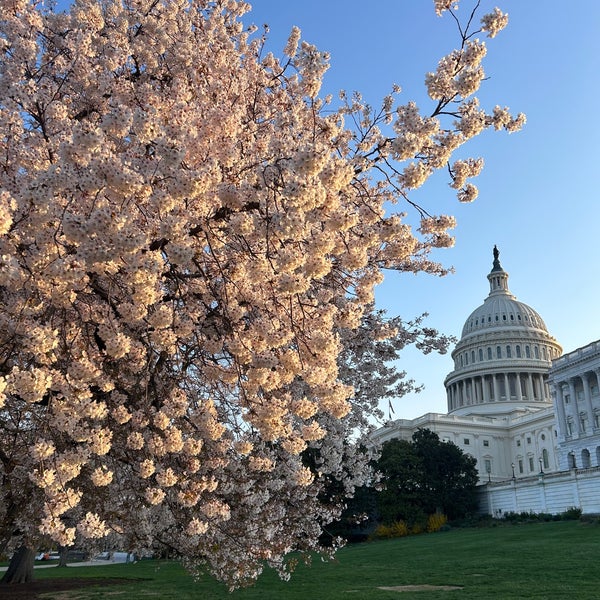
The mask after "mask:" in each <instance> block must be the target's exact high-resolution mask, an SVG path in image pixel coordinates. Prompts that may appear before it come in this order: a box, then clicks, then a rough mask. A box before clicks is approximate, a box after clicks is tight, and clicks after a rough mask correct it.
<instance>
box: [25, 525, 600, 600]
mask: <svg viewBox="0 0 600 600" xmlns="http://www.w3.org/2000/svg"><path fill="white" fill-rule="evenodd" d="M599 552H600V526H598V525H597V524H586V523H581V522H578V521H567V522H564V521H561V522H550V523H531V524H520V525H513V526H499V527H491V528H481V529H475V528H473V529H455V530H450V531H446V532H439V533H435V534H427V535H420V536H414V537H408V538H401V539H396V540H386V541H379V542H372V543H365V544H358V545H354V546H350V547H348V548H345V549H343V550H342V551H341V552H339V554H338V556H337V560H336V561H335V562H332V563H323V562H321V561H320V560H315V561H314V563H313V565H312V566H311V567H305V566H300V567H299V568H298V569H297V571H296V573H295V574H294V576H293V577H292V580H291V581H290V582H288V583H284V582H281V581H279V580H278V579H277V577H276V576H275V575H274V574H273V573H272V572H267V573H265V575H264V576H263V577H262V578H261V579H260V580H259V582H258V583H257V584H256V586H254V587H253V588H249V589H244V590H239V591H236V592H234V593H233V594H230V593H229V592H228V591H227V589H226V588H225V587H224V586H222V585H220V584H217V583H216V582H214V581H212V580H210V579H208V578H207V579H205V580H202V581H200V582H194V581H192V579H191V578H190V577H189V576H188V575H187V574H186V573H185V572H184V571H183V569H182V568H181V567H180V566H179V565H178V564H177V563H172V562H165V563H156V562H154V561H142V562H139V563H136V564H133V565H112V566H106V567H104V566H102V567H77V568H71V569H52V568H51V569H40V570H37V571H36V578H37V579H39V580H43V579H45V578H51V577H65V576H67V574H68V576H72V577H86V578H87V577H94V578H98V584H99V585H98V587H96V586H91V587H86V588H84V589H79V590H75V591H70V592H60V593H51V594H49V595H44V596H43V598H44V599H45V600H100V599H105V598H110V599H111V600H112V599H114V600H118V599H119V598H123V599H124V600H125V599H126V600H149V599H153V598H154V599H159V600H188V599H190V600H191V599H192V598H193V599H202V600H220V599H223V600H225V599H228V600H312V599H315V600H339V599H344V600H348V599H350V600H355V599H356V600H363V599H365V600H366V599H368V600H388V599H396V600H410V599H411V598H417V599H419V600H424V599H427V600H430V599H432V600H435V599H437V598H443V599H444V600H451V599H454V598H456V599H460V600H466V599H478V600H481V599H488V598H493V599H494V600H498V599H502V598H527V599H532V598H535V599H542V598H544V599H546V598H547V599H552V600H561V599H569V600H575V599H590V600H592V599H594V600H597V599H598V598H600V561H599V560H598V555H599ZM103 577H110V578H114V577H124V578H131V579H132V581H130V582H124V583H123V584H122V585H121V584H119V585H114V584H113V585H110V586H107V585H103V584H102V578H103ZM401 586H417V587H416V588H414V590H413V591H407V590H406V589H402V588H401ZM441 586H448V587H456V588H458V589H447V588H445V587H444V589H436V588H441ZM382 588H397V589H388V590H385V589H382Z"/></svg>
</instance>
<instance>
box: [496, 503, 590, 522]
mask: <svg viewBox="0 0 600 600" xmlns="http://www.w3.org/2000/svg"><path fill="white" fill-rule="evenodd" d="M580 518H581V508H577V507H575V506H572V507H571V508H568V509H567V510H565V511H563V512H561V513H556V514H551V513H536V512H528V511H522V512H511V511H509V512H506V513H504V520H505V521H508V522H510V523H536V522H540V521H543V522H548V521H578V520H579V519H580Z"/></svg>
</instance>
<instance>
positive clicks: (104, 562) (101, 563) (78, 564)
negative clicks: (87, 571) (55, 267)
mask: <svg viewBox="0 0 600 600" xmlns="http://www.w3.org/2000/svg"><path fill="white" fill-rule="evenodd" d="M38 563H39V561H38ZM125 564H129V565H132V564H134V563H133V562H129V563H126V562H125V561H118V560H117V561H114V560H103V559H98V560H94V559H92V560H86V561H80V562H70V563H68V564H67V567H107V566H109V565H125ZM57 566H58V565H57V564H56V563H54V564H51V565H45V564H43V563H42V564H37V563H36V564H34V565H33V568H34V569H51V568H52V567H57ZM7 569H8V567H0V573H1V572H3V571H6V570H7Z"/></svg>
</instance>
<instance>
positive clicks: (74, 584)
mask: <svg viewBox="0 0 600 600" xmlns="http://www.w3.org/2000/svg"><path fill="white" fill-rule="evenodd" d="M135 581H136V580H135V579H127V578H122V577H113V578H94V577H89V578H86V579H77V578H75V577H65V578H60V579H40V580H39V581H31V582H30V583H16V584H8V583H0V598H6V600H43V598H44V596H45V595H46V594H52V593H55V594H57V595H58V593H59V592H70V591H75V590H79V589H82V588H88V587H91V586H94V585H96V586H104V585H119V584H127V583H135ZM138 581H142V580H141V579H140V580H138ZM42 594H43V595H42Z"/></svg>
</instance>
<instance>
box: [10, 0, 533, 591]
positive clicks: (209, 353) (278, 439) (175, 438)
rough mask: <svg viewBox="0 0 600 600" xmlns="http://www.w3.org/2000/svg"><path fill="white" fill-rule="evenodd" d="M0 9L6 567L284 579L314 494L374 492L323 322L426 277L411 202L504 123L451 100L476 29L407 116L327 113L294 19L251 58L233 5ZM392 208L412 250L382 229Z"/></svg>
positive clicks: (112, 2)
mask: <svg viewBox="0 0 600 600" xmlns="http://www.w3.org/2000/svg"><path fill="white" fill-rule="evenodd" d="M435 4H436V9H437V11H438V14H441V13H442V12H443V11H444V10H446V9H448V8H449V6H450V4H451V3H450V2H446V1H440V0H436V2H435ZM452 4H453V6H454V5H455V4H456V3H455V2H454V3H452ZM0 9H1V13H2V18H1V19H0V257H1V258H0V302H1V305H2V312H1V313H0V534H1V538H2V540H1V541H0V550H2V549H4V548H7V545H8V544H9V543H10V544H13V545H14V544H16V543H20V544H22V545H23V547H24V548H29V549H31V548H34V547H35V546H36V545H37V542H38V540H39V539H40V538H41V536H48V537H49V538H51V539H52V540H53V541H54V542H56V543H57V544H58V545H61V546H67V547H68V546H70V545H72V544H74V543H75V542H76V541H77V542H85V543H94V541H99V540H101V539H103V538H104V537H105V536H106V535H108V534H110V533H116V534H119V535H122V539H123V544H124V546H125V547H126V548H127V549H130V550H133V549H136V548H144V547H149V546H152V544H154V543H157V542H158V543H160V544H162V545H163V546H165V547H168V548H170V549H171V550H172V551H173V552H174V553H176V554H180V555H182V556H184V557H187V562H188V566H189V567H190V568H191V569H200V568H208V569H209V570H210V571H211V572H212V573H213V574H214V575H216V576H217V577H219V578H221V579H223V580H225V581H227V582H228V583H229V584H230V585H231V586H232V587H235V586H238V585H242V584H244V583H246V582H248V581H251V580H252V579H254V578H255V577H256V576H257V575H258V574H259V573H260V572H261V569H262V568H263V565H264V564H265V562H266V563H268V564H270V565H272V566H274V567H275V568H277V569H279V570H280V571H281V573H282V575H283V576H285V575H286V572H287V566H286V565H285V562H284V557H285V556H286V554H288V553H289V552H290V551H291V550H301V551H307V552H309V551H312V550H315V549H318V548H319V545H318V539H319V536H320V534H321V531H322V526H323V524H325V523H328V522H330V521H331V520H332V519H334V518H335V517H336V516H338V515H339V512H340V510H341V508H342V504H341V503H335V502H330V503H323V501H322V500H321V498H322V496H321V495H320V493H321V491H322V490H323V488H324V486H325V485H326V482H327V480H328V478H330V477H331V476H334V477H336V478H338V481H340V482H341V483H342V485H343V487H344V489H345V490H348V491H349V490H351V489H352V488H353V487H354V486H355V485H360V484H362V483H364V482H365V481H366V480H367V479H368V477H369V476H370V475H369V470H368V469H367V468H366V467H365V461H364V460H363V459H362V458H361V455H360V452H359V451H358V450H357V449H356V448H353V442H352V439H351V438H349V437H348V433H349V426H350V425H352V427H353V428H354V423H356V424H357V425H356V426H357V427H358V428H359V429H360V428H361V427H363V424H364V423H365V422H366V418H365V415H361V410H362V408H361V404H360V403H355V407H356V410H354V412H353V410H352V402H351V398H352V394H353V390H352V389H351V386H350V385H347V384H345V383H344V382H343V381H342V378H341V377H340V372H339V365H338V356H339V354H340V352H341V350H342V347H343V344H342V341H341V334H340V330H342V329H345V330H349V331H351V330H353V329H356V328H357V327H359V326H360V324H361V322H363V317H364V315H365V311H368V307H369V306H370V304H371V303H372V301H373V288H374V286H375V285H376V284H377V283H378V282H380V281H381V279H382V271H383V269H386V268H388V269H397V270H400V271H409V272H419V271H425V272H428V273H436V274H442V273H444V272H445V271H444V269H443V268H442V267H441V266H440V265H438V264H436V263H434V262H432V261H431V260H429V252H430V250H431V249H432V248H440V247H447V246H450V245H451V244H452V238H451V237H450V235H449V234H448V229H449V228H451V227H452V226H453V225H454V219H453V218H452V217H449V216H444V215H439V216H432V215H430V214H429V213H428V212H427V211H426V210H425V209H424V208H422V207H419V206H417V205H416V204H414V203H412V202H411V201H410V199H409V194H410V192H411V190H414V189H416V188H418V187H420V186H421V185H423V183H424V182H425V181H426V180H427V179H428V177H429V176H430V175H431V174H432V173H433V172H434V171H435V170H436V169H446V168H448V169H449V173H450V176H451V185H452V187H454V188H455V189H456V190H457V193H458V196H459V199H460V200H462V201H469V200H472V199H473V198H474V197H475V196H476V189H475V187H474V186H473V185H472V184H471V183H468V182H467V179H468V178H470V177H472V176H474V175H477V174H478V172H479V170H480V169H481V166H482V162H481V161H480V160H472V159H468V160H463V159H460V160H455V161H453V162H452V155H453V152H454V151H455V150H456V149H457V148H458V147H460V146H461V145H462V144H463V143H465V142H466V141H468V140H469V139H470V138H472V137H473V136H475V135H477V134H478V133H480V132H481V131H482V130H483V129H485V128H488V127H493V128H495V129H506V130H508V131H514V130H516V129H518V128H519V127H520V126H521V124H522V123H523V121H524V118H523V117H522V116H518V117H516V118H512V117H511V116H510V115H509V113H508V111H507V110H506V109H500V108H499V107H496V108H495V109H493V111H492V112H490V113H488V112H486V111H485V110H483V109H482V108H480V107H479V105H478V101H477V99H476V98H475V97H474V96H473V94H474V93H475V92H476V91H477V89H478V87H479V85H480V83H481V82H482V81H483V79H484V72H483V69H482V67H481V60H482V59H483V57H484V55H485V52H486V49H485V45H484V44H483V42H480V41H478V40H476V39H475V38H474V37H473V36H474V34H475V33H476V32H475V31H474V29H475V27H476V26H475V20H474V19H473V18H472V17H471V18H470V19H469V22H468V24H465V25H464V26H462V27H459V45H460V47H459V49H458V50H456V51H453V52H452V53H451V54H450V55H449V56H448V57H445V58H444V59H442V61H441V62H440V64H439V66H438V68H437V70H436V71H435V72H433V73H430V74H429V75H428V76H427V80H426V84H427V88H428V92H429V95H430V97H431V99H432V101H433V102H432V106H431V108H430V109H429V110H428V111H424V113H423V114H424V115H425V116H423V115H422V114H421V112H420V111H419V109H418V107H417V106H416V105H415V104H414V103H411V102H408V103H406V104H403V105H399V104H398V101H397V99H396V97H395V94H392V95H390V96H389V97H387V98H385V100H384V101H383V103H382V107H381V109H380V110H378V111H373V110H372V109H371V108H370V107H368V106H365V105H363V103H362V101H361V99H360V96H359V95H355V96H353V97H352V98H351V99H349V98H347V99H346V100H345V101H344V102H342V105H341V106H340V107H338V108H335V107H333V106H331V105H329V104H328V102H329V101H328V100H324V99H321V98H319V90H320V86H321V79H322V76H323V73H324V72H325V70H326V69H327V68H328V66H329V65H328V62H327V56H326V55H325V54H323V53H321V52H319V51H318V50H317V49H316V48H314V47H313V46H311V45H310V44H307V43H305V42H300V32H299V30H298V29H296V28H295V29H294V30H293V31H292V33H291V35H290V39H289V43H288V44H287V46H286V47H285V49H284V51H283V56H282V58H281V59H278V58H276V57H274V56H273V55H272V54H265V53H264V52H263V49H264V48H263V46H264V38H262V37H260V36H259V35H256V34H254V30H252V29H248V28H247V27H245V26H244V25H243V22H242V19H243V18H244V14H245V12H246V11H247V10H248V5H247V4H246V3H244V2H238V1H237V0H210V1H209V0H189V1H188V0H181V1H175V0H75V2H74V4H73V5H72V7H71V8H70V10H68V11H67V12H65V13H55V12H53V11H52V10H51V9H45V8H44V7H43V5H42V3H41V2H38V1H37V0H32V1H31V2H30V1H28V0H0ZM452 14H453V15H454V13H452ZM505 21H506V18H505V16H504V15H502V13H501V12H500V11H496V12H495V13H493V14H492V15H488V16H484V18H483V20H482V21H481V24H482V25H481V28H482V29H483V30H484V31H486V32H487V33H488V35H489V36H490V37H493V36H494V35H495V34H496V33H497V31H498V30H499V29H500V28H502V27H503V26H504V24H505ZM346 120H349V121H352V122H353V123H354V126H353V128H352V129H350V128H348V126H347V125H346V124H345V122H346ZM403 199H406V200H407V201H408V202H409V204H410V205H412V206H413V207H415V208H416V210H418V211H419V214H420V215H421V217H422V218H421V221H420V226H419V228H418V230H417V231H413V230H412V229H411V228H410V227H409V226H408V225H407V224H406V223H404V222H403V217H402V213H401V212H398V213H394V212H392V213H390V212H386V209H387V207H388V206H390V203H392V204H393V203H397V202H398V201H401V200H403ZM348 415H352V417H351V420H345V421H344V419H345V418H346V417H348ZM352 419H353V421H352ZM356 439H360V433H359V434H358V435H357V438H356ZM309 445H310V447H311V448H314V449H316V450H318V453H319V461H320V463H319V465H318V471H312V470H311V469H310V468H308V467H307V466H305V465H304V464H303V457H302V454H303V452H304V451H305V449H306V448H307V447H308V446H309ZM356 457H358V458H356ZM355 458H356V460H355ZM22 554H23V555H27V556H30V555H31V553H29V554H27V553H26V552H24V551H23V553H22ZM17 555H18V554H17ZM17 555H15V556H17ZM23 577H24V578H26V577H27V575H24V576H23ZM21 578H22V577H21V575H18V577H17V578H16V579H15V580H18V579H21Z"/></svg>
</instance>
